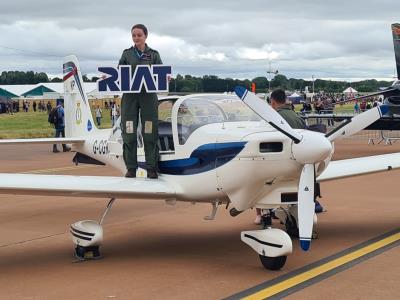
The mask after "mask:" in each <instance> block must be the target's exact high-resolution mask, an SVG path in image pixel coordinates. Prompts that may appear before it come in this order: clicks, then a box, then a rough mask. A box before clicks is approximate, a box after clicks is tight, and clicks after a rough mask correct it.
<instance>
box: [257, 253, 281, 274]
mask: <svg viewBox="0 0 400 300" xmlns="http://www.w3.org/2000/svg"><path fill="white" fill-rule="evenodd" d="M259 256H260V260H261V263H262V265H263V266H264V268H266V269H267V270H272V271H277V270H280V269H282V267H283V266H284V265H285V263H286V258H287V256H278V257H269V256H263V255H259Z"/></svg>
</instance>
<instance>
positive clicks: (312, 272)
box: [227, 228, 400, 300]
mask: <svg viewBox="0 0 400 300" xmlns="http://www.w3.org/2000/svg"><path fill="white" fill-rule="evenodd" d="M399 245H400V228H398V229H396V230H393V231H390V232H388V233H386V234H384V235H381V236H379V237H376V238H373V239H371V240H369V241H366V242H364V243H361V244H359V245H356V246H354V247H351V248H349V249H346V250H344V251H341V252H339V253H337V254H334V255H332V256H329V257H326V258H324V259H322V260H319V261H317V262H315V263H312V264H310V265H308V266H305V267H302V268H300V269H298V270H295V271H293V272H290V273H288V274H285V275H283V276H279V277H277V278H275V279H272V280H269V281H266V282H264V283H261V284H259V285H257V286H255V287H253V288H250V289H247V290H245V291H242V292H240V293H238V294H235V295H232V296H230V297H228V298H227V299H246V300H255V299H266V298H268V299H281V298H282V297H285V296H288V295H290V294H292V293H294V292H297V291H299V290H301V289H303V288H305V287H307V286H310V285H312V284H314V283H317V282H319V281H321V280H323V279H325V278H328V277H330V276H332V275H334V274H336V273H339V272H341V271H344V270H346V269H349V268H350V267H352V266H354V265H356V264H358V263H360V262H362V261H364V260H367V259H369V258H371V257H374V256H376V255H378V254H380V253H382V252H384V251H387V250H389V249H391V248H394V247H396V246H399Z"/></svg>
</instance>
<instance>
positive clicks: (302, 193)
mask: <svg viewBox="0 0 400 300" xmlns="http://www.w3.org/2000/svg"><path fill="white" fill-rule="evenodd" d="M235 93H236V94H237V96H238V97H239V98H240V99H241V100H242V101H243V102H244V103H245V104H246V105H247V106H248V107H250V108H251V109H252V110H253V111H254V112H255V113H256V114H258V115H259V116H260V117H261V118H263V119H264V120H265V121H267V122H268V123H269V124H271V126H273V127H274V128H276V129H277V130H278V131H280V132H282V133H283V134H285V135H286V136H288V137H289V138H290V139H292V140H293V144H292V154H293V157H294V159H295V160H296V161H297V162H298V163H299V164H301V165H303V169H302V171H301V175H300V180H299V187H298V225H299V237H300V246H301V248H302V249H303V250H304V251H307V250H308V249H309V248H310V243H311V238H312V229H313V221H314V211H315V204H314V198H315V194H314V188H315V180H316V174H315V164H316V163H318V162H321V161H323V160H325V159H326V158H327V157H328V156H329V155H330V154H331V153H332V144H331V142H333V141H334V140H335V139H337V138H339V137H347V136H350V135H352V134H355V133H357V132H358V131H360V130H362V129H364V128H365V127H367V126H368V125H370V124H371V123H373V122H375V121H376V120H378V119H379V118H380V117H381V116H382V115H384V114H385V113H386V112H387V111H388V107H387V106H386V105H382V106H378V107H375V108H373V109H370V110H368V111H366V112H364V113H362V114H360V115H357V116H356V117H354V118H352V119H351V120H349V121H348V122H346V123H344V124H343V125H342V126H339V127H338V128H337V129H335V130H333V131H331V132H329V133H328V134H327V135H326V136H324V135H323V134H321V133H318V132H313V131H308V130H304V131H302V132H301V135H300V134H299V133H298V132H297V131H295V130H294V129H293V128H292V127H290V125H289V124H288V123H287V122H286V121H285V120H284V119H283V118H282V117H281V116H280V114H279V113H278V112H276V111H275V110H274V109H273V108H272V107H271V106H270V105H268V103H267V102H265V101H263V100H261V99H260V98H258V97H257V96H256V95H255V94H253V93H251V92H249V91H247V90H246V88H244V87H240V86H239V87H236V88H235Z"/></svg>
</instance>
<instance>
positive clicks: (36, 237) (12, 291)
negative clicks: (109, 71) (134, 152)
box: [0, 141, 400, 300]
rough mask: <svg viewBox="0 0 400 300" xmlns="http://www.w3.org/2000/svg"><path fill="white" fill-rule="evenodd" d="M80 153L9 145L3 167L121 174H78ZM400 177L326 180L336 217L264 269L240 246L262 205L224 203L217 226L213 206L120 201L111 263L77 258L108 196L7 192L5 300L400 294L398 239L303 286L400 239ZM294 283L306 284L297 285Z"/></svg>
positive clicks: (108, 248)
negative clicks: (326, 268)
mask: <svg viewBox="0 0 400 300" xmlns="http://www.w3.org/2000/svg"><path fill="white" fill-rule="evenodd" d="M335 146H336V153H335V156H334V159H344V158H352V157H359V156H368V155H374V154H383V153H392V152H400V143H395V144H393V145H391V146H389V145H388V146H386V145H367V142H366V141H345V142H340V143H336V145H335ZM73 155H74V154H73V153H58V154H53V153H51V147H49V146H45V145H36V146H31V145H30V146H29V147H27V146H24V145H18V146H15V145H13V146H11V145H10V146H1V156H0V172H11V173H16V172H35V173H37V174H40V173H43V174H68V175H71V174H75V175H115V176H120V174H119V173H118V172H117V171H115V170H113V169H111V168H110V167H104V166H90V165H89V166H88V165H79V166H77V167H75V166H74V165H72V162H71V160H72V157H73ZM399 182H400V171H398V170H393V171H390V172H385V173H378V174H371V175H366V176H359V177H354V178H348V179H342V180H337V181H331V182H326V183H322V184H321V189H322V196H323V198H322V199H321V203H322V204H323V205H324V207H325V208H327V209H328V211H327V212H325V213H322V214H319V215H318V225H317V227H316V229H317V232H318V239H316V240H313V242H312V245H311V250H310V251H308V252H303V251H301V250H300V248H299V245H298V242H297V241H294V242H293V245H294V251H293V254H292V255H291V256H289V257H288V260H287V263H286V265H285V266H284V267H283V269H282V270H280V271H276V272H273V271H267V270H265V269H264V268H263V267H262V266H261V263H260V261H259V258H258V255H257V254H256V253H255V252H254V251H253V250H252V249H251V248H250V247H248V246H247V245H245V244H244V243H243V242H241V241H240V232H241V231H243V230H252V229H258V226H256V225H253V220H254V217H255V212H254V211H251V210H250V211H247V212H245V213H243V214H241V215H239V216H237V217H235V218H232V217H230V215H229V213H228V211H227V210H225V207H222V206H221V207H220V209H219V210H218V212H217V219H216V220H214V221H205V220H203V217H204V216H206V215H209V214H210V211H211V206H210V205H205V204H196V205H192V204H187V203H177V204H176V205H175V206H169V205H166V204H165V202H164V201H157V200H156V201H152V200H127V199H122V200H118V199H117V201H116V203H115V204H114V206H113V208H112V210H111V212H110V214H109V215H108V216H107V217H106V220H105V224H104V238H105V239H104V245H103V246H102V247H101V253H102V256H103V257H102V258H101V259H99V260H92V261H86V262H80V263H77V262H75V260H74V258H73V250H74V245H73V243H72V240H71V237H70V234H69V226H70V224H71V223H74V222H76V221H78V220H85V219H91V220H99V219H100V217H101V215H102V213H103V211H104V209H105V207H106V205H107V202H108V199H98V198H68V197H42V196H16V195H0V270H1V273H2V275H1V276H0V291H1V292H0V299H149V298H151V299H192V300H194V299H222V298H230V299H238V298H241V297H244V295H245V294H246V296H248V297H249V299H261V298H264V296H260V295H261V294H257V293H260V292H263V291H264V292H265V288H266V287H268V286H269V287H271V286H272V287H273V288H275V289H276V288H277V287H276V285H277V284H279V283H281V286H282V289H281V290H280V291H279V292H278V293H275V294H274V295H273V296H272V298H282V297H287V299H321V298H322V297H324V298H325V299H377V298H381V299H400V279H399V276H398V274H400V251H399V249H400V248H399V247H398V245H399V243H398V240H397V241H395V242H392V243H390V244H387V245H386V246H385V245H384V246H382V247H380V248H379V250H377V251H374V252H371V253H372V254H369V255H366V256H362V257H361V258H360V257H359V258H354V259H353V258H352V257H350V258H349V259H351V261H350V263H347V264H345V265H344V267H343V266H342V267H338V268H336V267H335V268H334V269H333V271H330V272H331V273H329V272H325V273H323V274H322V275H318V276H316V277H314V279H313V280H311V281H310V280H303V281H302V279H301V278H303V277H304V278H306V277H307V276H310V274H311V273H312V272H314V271H313V270H314V269H315V268H316V267H319V266H323V265H324V264H326V263H327V262H329V261H330V260H329V259H331V258H332V257H333V258H334V259H342V260H343V259H344V258H345V257H346V255H347V254H349V253H353V252H352V251H353V250H354V251H357V249H361V250H363V249H364V248H365V247H369V245H371V243H373V242H377V241H378V242H379V241H382V240H383V239H384V236H382V235H384V234H386V237H387V236H395V238H396V237H397V235H396V234H398V232H399V231H400V225H399V218H400V205H399V196H398V189H397V184H398V183H399ZM276 225H277V226H278V227H279V226H280V225H279V224H277V223H276ZM377 237H378V238H377ZM374 238H376V239H375V240H373V241H371V239H374ZM381 243H383V242H381ZM360 247H361V248H360ZM362 247H364V248H362ZM361 250H358V251H361ZM352 255H353V254H352ZM357 259H358V260H357ZM313 268H314V269H313ZM294 276H298V278H299V281H300V283H299V284H298V285H297V288H296V287H294V288H293V287H292V288H290V284H289V283H287V282H288V280H289V281H290V280H293V278H294Z"/></svg>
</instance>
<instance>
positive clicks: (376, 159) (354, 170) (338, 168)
mask: <svg viewBox="0 0 400 300" xmlns="http://www.w3.org/2000/svg"><path fill="white" fill-rule="evenodd" d="M398 168H400V153H392V154H383V155H375V156H367V157H360V158H352V159H344V160H336V161H332V162H330V163H329V165H328V167H327V168H326V170H325V171H324V172H322V174H321V175H319V176H318V178H317V181H318V182H321V181H327V180H334V179H340V178H346V177H352V176H357V175H365V174H370V173H376V172H383V171H390V170H393V169H398Z"/></svg>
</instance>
